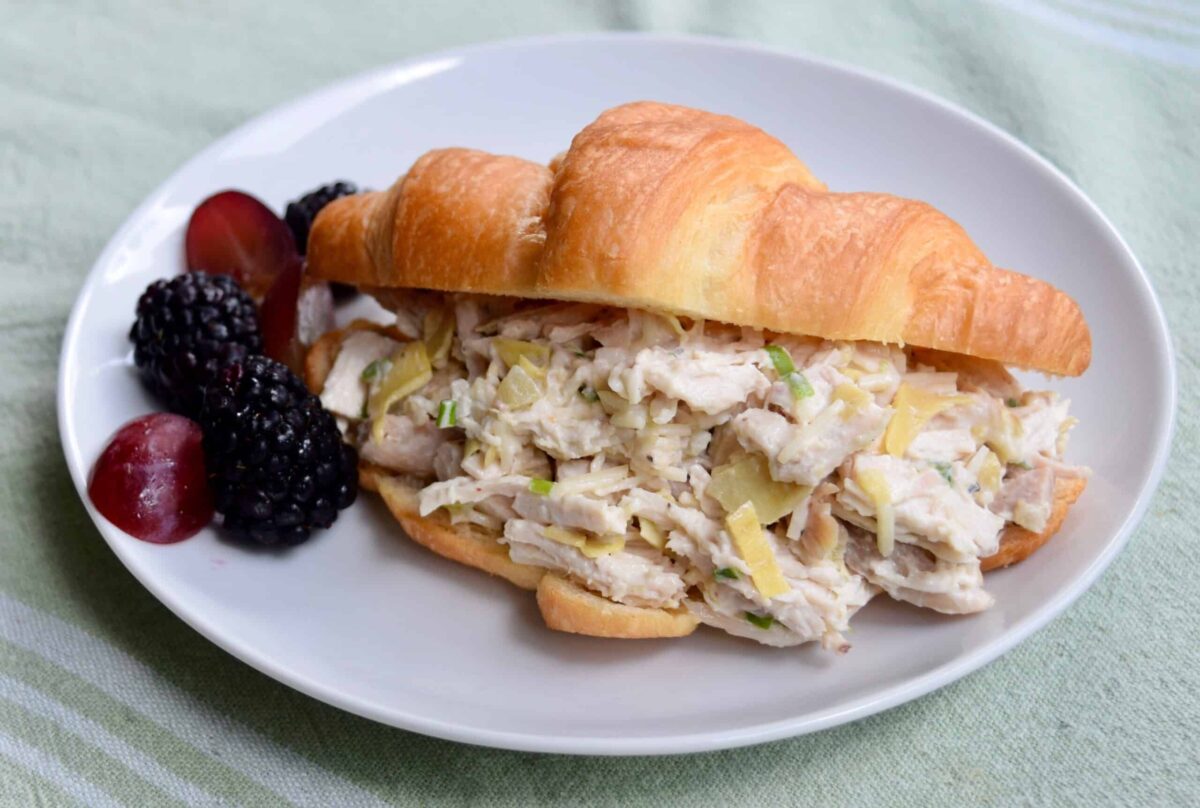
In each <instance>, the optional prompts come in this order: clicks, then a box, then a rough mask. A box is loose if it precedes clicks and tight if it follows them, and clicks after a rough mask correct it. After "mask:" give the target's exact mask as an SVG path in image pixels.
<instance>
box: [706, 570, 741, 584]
mask: <svg viewBox="0 0 1200 808" xmlns="http://www.w3.org/2000/svg"><path fill="white" fill-rule="evenodd" d="M713 574H714V575H716V576H717V577H718V578H728V579H729V580H731V581H736V580H737V579H738V578H740V577H741V576H740V575H738V571H737V570H735V569H734V568H733V567H721V569H719V570H717V571H716V572H715V573H713Z"/></svg>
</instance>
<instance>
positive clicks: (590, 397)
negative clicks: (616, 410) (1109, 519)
mask: <svg viewBox="0 0 1200 808" xmlns="http://www.w3.org/2000/svg"><path fill="white" fill-rule="evenodd" d="M579 395H580V396H582V398H583V400H584V401H590V402H592V403H593V404H594V403H596V402H597V401H599V400H600V394H599V393H597V392H596V391H595V390H593V389H592V388H590V387H588V386H586V385H585V386H583V387H580V388H579Z"/></svg>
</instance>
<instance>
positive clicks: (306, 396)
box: [200, 356, 358, 545]
mask: <svg viewBox="0 0 1200 808" xmlns="http://www.w3.org/2000/svg"><path fill="white" fill-rule="evenodd" d="M200 423H201V425H202V427H203V429H204V454H205V458H206V460H207V464H208V470H209V481H210V484H211V486H212V491H213V500H214V502H215V504H216V508H217V510H218V511H219V512H220V513H221V514H222V515H223V517H224V522H223V525H224V527H225V529H226V531H228V532H229V533H230V534H231V535H233V536H234V537H236V538H240V539H243V540H245V541H251V542H255V543H258V544H268V545H291V544H299V543H300V542H302V541H304V540H305V539H307V538H308V537H309V535H310V534H311V533H312V531H313V530H314V529H316V528H326V527H329V526H330V525H331V524H333V521H334V520H335V519H337V515H338V511H339V510H341V509H342V508H346V507H348V506H349V505H350V504H351V503H352V502H353V501H354V499H355V496H356V495H357V493H358V455H357V453H356V452H355V450H354V448H353V447H352V446H350V445H348V444H345V443H342V436H341V433H340V432H339V431H338V428H337V423H336V422H335V421H334V419H333V416H332V415H331V414H329V413H328V412H327V411H326V410H324V409H322V408H321V401H320V399H318V398H317V397H316V396H315V395H313V394H312V393H310V392H309V391H308V388H307V387H305V386H304V382H302V381H301V380H300V379H299V378H298V377H297V376H296V374H294V373H292V372H291V371H290V370H288V369H287V368H286V367H284V366H283V365H281V364H280V363H278V362H275V361H273V360H271V359H268V358H266V357H264V356H252V357H250V358H248V359H246V360H245V361H244V362H240V363H236V364H232V365H227V366H226V367H225V368H224V370H222V372H221V379H220V381H218V382H217V383H216V384H214V385H212V386H211V387H209V389H208V394H207V396H206V397H205V400H204V409H203V410H202V411H201V413H200Z"/></svg>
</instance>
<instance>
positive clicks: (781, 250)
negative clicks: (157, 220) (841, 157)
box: [308, 102, 1091, 375]
mask: <svg viewBox="0 0 1200 808" xmlns="http://www.w3.org/2000/svg"><path fill="white" fill-rule="evenodd" d="M553 167H554V173H553V174H552V173H551V171H550V169H548V168H546V167H543V166H540V165H537V164H535V163H531V162H528V161H526V160H520V159H518V158H515V157H500V156H496V155H490V154H486V153H483V152H477V151H471V150H467V149H443V150H438V151H432V152H429V153H428V154H426V155H425V156H423V157H422V158H420V159H419V160H418V161H417V162H416V163H415V164H414V165H413V167H412V169H411V170H410V171H409V172H408V173H407V174H406V175H405V176H404V177H402V178H401V179H400V180H399V181H398V182H397V183H396V184H395V185H394V186H393V187H392V188H391V190H389V191H388V192H386V193H374V194H360V195H358V196H352V197H346V198H344V199H340V200H337V201H335V202H334V203H332V204H330V205H329V206H328V207H326V208H325V209H324V210H323V211H322V212H321V214H320V215H319V216H318V217H317V220H316V222H315V223H314V226H313V231H312V234H311V236H310V238H309V248H308V250H309V254H308V258H309V267H310V271H312V272H313V273H314V274H315V275H316V276H318V277H323V278H327V279H330V280H338V281H343V282H347V283H353V284H357V285H359V286H386V287H399V288H424V289H435V290H440V291H458V292H477V293H489V294H505V295H512V296H516V297H526V298H555V299H563V300H583V301H591V302H597V303H603V304H607V305H614V306H623V307H644V308H653V309H660V310H666V311H672V312H675V313H678V314H685V315H690V316H695V317H703V318H707V319H712V320H719V321H723V322H729V323H734V324H737V325H746V326H753V327H756V328H762V329H767V330H771V331H778V332H785V333H795V334H808V335H812V336H818V337H824V338H829V339H855V340H860V339H861V340H874V341H879V342H889V343H897V344H908V345H916V346H921V347H926V348H936V349H939V350H942V351H949V352H953V353H961V354H968V355H971V356H977V357H981V358H985V359H993V360H996V361H999V362H1002V363H1004V364H1008V365H1016V366H1019V367H1025V368H1033V369H1037V370H1042V371H1045V372H1048V373H1056V374H1063V375H1078V374H1080V373H1082V372H1083V371H1084V370H1085V369H1086V368H1087V366H1088V364H1089V362H1090V361H1091V335H1090V333H1089V332H1088V328H1087V324H1086V323H1085V322H1084V319H1083V314H1082V312H1081V311H1080V309H1079V307H1078V306H1077V305H1076V304H1075V302H1074V301H1073V300H1072V299H1071V298H1070V297H1068V296H1067V295H1066V294H1064V293H1063V292H1061V291H1059V290H1057V289H1055V288H1054V287H1052V286H1050V285H1049V284H1046V283H1044V282H1042V281H1039V280H1036V279H1033V278H1029V277H1026V276H1024V275H1019V274H1017V273H1015V272H1009V271H1007V270H1003V269H998V268H996V267H994V266H992V265H991V264H990V263H989V262H988V260H987V258H986V257H985V256H984V255H983V253H982V252H980V250H979V249H978V248H977V247H976V246H975V244H974V243H973V242H972V241H971V240H970V238H968V236H967V235H966V233H965V232H963V230H962V228H961V227H959V226H958V225H957V224H956V223H955V222H954V221H952V220H951V219H949V218H948V217H946V216H945V215H943V214H941V213H939V212H938V211H937V210H935V209H934V208H932V207H930V206H929V205H926V204H925V203H922V202H916V201H913V200H909V199H902V198H899V197H895V196H889V195H886V194H872V193H831V192H829V191H827V190H826V189H825V186H824V185H822V184H821V183H820V181H818V180H817V179H816V178H815V177H813V175H812V174H811V173H810V172H809V170H808V168H807V167H805V166H804V164H803V163H801V162H800V160H798V159H797V158H796V157H795V155H793V154H792V153H791V152H790V151H789V150H788V149H787V147H786V146H784V145H783V144H782V143H781V142H780V141H778V140H776V139H775V138H773V137H771V136H769V135H767V134H766V133H764V132H763V131H762V130H760V129H757V128H755V127H753V126H750V125H749V124H746V123H744V122H742V121H739V120H737V119H735V118H729V117H726V116H722V115H714V114H711V113H708V112H702V111H700V110H694V109H688V108H686V107H677V106H671V105H667V104H658V103H653V102H639V103H634V104H626V105H624V106H620V107H615V108H613V109H610V110H608V111H606V112H604V113H603V114H602V115H600V117H599V118H598V119H597V120H596V121H594V122H593V123H592V124H590V125H589V126H587V127H585V128H584V129H583V131H581V132H580V133H579V134H578V135H576V136H575V139H574V140H573V142H572V144H571V148H570V150H569V151H567V153H566V154H565V155H564V156H562V157H561V158H556V159H555V161H554V163H553Z"/></svg>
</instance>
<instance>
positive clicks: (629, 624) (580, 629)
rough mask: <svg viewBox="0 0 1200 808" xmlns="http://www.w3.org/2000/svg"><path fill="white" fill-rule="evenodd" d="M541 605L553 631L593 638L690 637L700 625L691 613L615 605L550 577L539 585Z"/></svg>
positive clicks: (543, 614) (561, 579) (538, 593)
mask: <svg viewBox="0 0 1200 808" xmlns="http://www.w3.org/2000/svg"><path fill="white" fill-rule="evenodd" d="M537 603H538V609H539V610H541V613H542V619H543V620H545V621H546V625H547V626H548V627H549V628H552V629H554V630H555V631H566V632H569V633H571V634H586V635H587V636H589V637H611V638H617V639H625V640H645V639H653V638H660V637H686V636H687V635H688V634H691V633H692V632H693V631H695V630H696V626H698V625H699V624H700V621H699V620H698V619H697V618H696V616H695V615H693V614H692V613H691V612H689V611H688V610H687V609H644V608H640V607H638V606H627V605H625V604H623V603H613V602H612V601H611V600H607V599H605V598H602V597H600V596H599V595H594V594H592V593H591V592H589V591H588V590H586V589H584V588H583V587H581V586H579V585H578V584H576V583H574V582H572V581H569V580H567V579H566V578H560V577H559V576H557V575H553V574H550V573H547V574H546V575H544V576H542V580H541V581H540V582H539V583H538V587H537Z"/></svg>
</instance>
